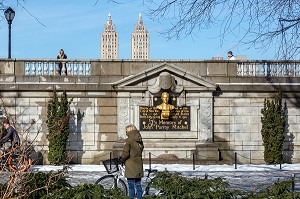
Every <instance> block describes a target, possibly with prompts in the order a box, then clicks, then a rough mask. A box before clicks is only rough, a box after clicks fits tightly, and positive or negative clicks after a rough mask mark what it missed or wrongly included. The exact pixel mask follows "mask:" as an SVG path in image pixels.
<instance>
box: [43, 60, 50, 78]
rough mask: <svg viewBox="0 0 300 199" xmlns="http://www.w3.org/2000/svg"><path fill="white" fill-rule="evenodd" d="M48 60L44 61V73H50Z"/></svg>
mask: <svg viewBox="0 0 300 199" xmlns="http://www.w3.org/2000/svg"><path fill="white" fill-rule="evenodd" d="M48 70H49V67H48V62H44V75H49V71H48Z"/></svg>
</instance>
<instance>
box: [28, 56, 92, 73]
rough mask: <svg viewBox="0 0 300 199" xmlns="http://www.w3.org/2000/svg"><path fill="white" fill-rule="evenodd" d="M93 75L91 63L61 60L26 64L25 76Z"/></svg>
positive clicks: (36, 61)
mask: <svg viewBox="0 0 300 199" xmlns="http://www.w3.org/2000/svg"><path fill="white" fill-rule="evenodd" d="M59 66H61V70H60V68H59ZM91 74H92V73H91V63H90V61H77V60H76V61H74V60H67V59H59V60H34V61H25V62H24V75H26V76H50V75H51V76H52V75H53V76H55V75H56V76H60V75H61V76H65V75H68V76H90V75H91Z"/></svg>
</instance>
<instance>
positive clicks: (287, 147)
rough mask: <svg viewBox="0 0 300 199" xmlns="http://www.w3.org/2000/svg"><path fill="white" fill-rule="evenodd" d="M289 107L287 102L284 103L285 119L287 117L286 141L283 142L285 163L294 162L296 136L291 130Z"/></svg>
mask: <svg viewBox="0 0 300 199" xmlns="http://www.w3.org/2000/svg"><path fill="white" fill-rule="evenodd" d="M288 115H289V114H288V108H287V105H286V102H285V103H284V119H285V128H284V143H283V153H282V155H283V163H292V159H293V156H294V143H293V141H294V139H295V136H294V134H293V133H290V132H289V123H288V121H289V118H288Z"/></svg>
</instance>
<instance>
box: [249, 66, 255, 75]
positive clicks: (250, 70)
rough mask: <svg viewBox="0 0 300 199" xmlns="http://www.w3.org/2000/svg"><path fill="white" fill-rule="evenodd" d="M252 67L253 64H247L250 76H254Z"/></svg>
mask: <svg viewBox="0 0 300 199" xmlns="http://www.w3.org/2000/svg"><path fill="white" fill-rule="evenodd" d="M254 68H255V64H249V75H250V76H255V74H254Z"/></svg>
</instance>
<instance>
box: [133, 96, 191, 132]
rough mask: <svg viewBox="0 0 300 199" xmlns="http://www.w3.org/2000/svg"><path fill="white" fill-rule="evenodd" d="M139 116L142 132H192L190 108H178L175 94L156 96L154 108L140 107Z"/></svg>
mask: <svg viewBox="0 0 300 199" xmlns="http://www.w3.org/2000/svg"><path fill="white" fill-rule="evenodd" d="M170 98H171V99H170ZM139 114H140V130H141V131H190V107H187V106H181V107H178V106H177V96H176V95H175V94H174V95H171V97H170V95H169V93H167V92H163V93H162V94H161V97H159V96H154V98H153V107H150V106H140V107H139Z"/></svg>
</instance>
